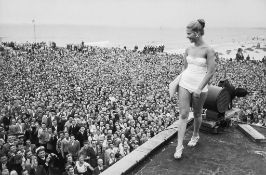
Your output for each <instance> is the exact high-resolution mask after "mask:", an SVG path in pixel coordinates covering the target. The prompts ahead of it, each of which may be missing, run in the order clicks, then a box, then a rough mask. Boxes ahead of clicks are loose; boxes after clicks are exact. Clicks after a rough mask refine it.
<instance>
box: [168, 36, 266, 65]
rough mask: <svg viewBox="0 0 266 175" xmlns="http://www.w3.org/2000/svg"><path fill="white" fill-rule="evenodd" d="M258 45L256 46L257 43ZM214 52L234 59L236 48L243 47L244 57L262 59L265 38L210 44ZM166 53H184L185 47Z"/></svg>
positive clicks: (265, 44)
mask: <svg viewBox="0 0 266 175" xmlns="http://www.w3.org/2000/svg"><path fill="white" fill-rule="evenodd" d="M258 44H259V45H260V47H257V45H258ZM211 46H212V47H213V48H214V50H215V51H216V52H218V54H219V58H224V59H230V58H232V59H234V58H235V56H236V53H237V50H238V48H242V49H243V55H244V57H245V58H246V57H247V56H248V55H249V57H250V59H251V60H262V58H263V57H265V56H266V39H264V38H262V39H258V40H257V39H256V40H250V41H242V42H231V43H225V44H217V45H211ZM166 52H168V53H173V54H174V53H178V54H184V52H185V49H184V48H181V49H177V50H168V51H167V50H166Z"/></svg>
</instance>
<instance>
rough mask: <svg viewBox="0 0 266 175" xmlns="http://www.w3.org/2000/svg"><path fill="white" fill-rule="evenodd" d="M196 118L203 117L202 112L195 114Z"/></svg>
mask: <svg viewBox="0 0 266 175" xmlns="http://www.w3.org/2000/svg"><path fill="white" fill-rule="evenodd" d="M193 115H194V117H195V118H199V117H201V112H193Z"/></svg>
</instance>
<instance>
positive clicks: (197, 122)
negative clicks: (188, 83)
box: [192, 92, 208, 137]
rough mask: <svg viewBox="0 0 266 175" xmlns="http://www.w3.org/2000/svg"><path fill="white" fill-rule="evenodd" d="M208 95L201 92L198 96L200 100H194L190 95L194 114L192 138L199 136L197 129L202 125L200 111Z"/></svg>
mask: <svg viewBox="0 0 266 175" xmlns="http://www.w3.org/2000/svg"><path fill="white" fill-rule="evenodd" d="M207 95H208V93H207V92H202V93H201V94H200V98H195V97H194V96H193V95H192V106H193V114H194V131H193V136H194V137H197V136H199V129H200V126H201V123H202V115H201V114H202V109H203V105H204V103H205V100H206V98H207Z"/></svg>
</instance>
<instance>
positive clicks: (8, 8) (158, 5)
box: [0, 0, 266, 27]
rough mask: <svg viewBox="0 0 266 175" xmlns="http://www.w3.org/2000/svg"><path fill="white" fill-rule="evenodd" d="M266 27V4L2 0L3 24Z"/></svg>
mask: <svg viewBox="0 0 266 175" xmlns="http://www.w3.org/2000/svg"><path fill="white" fill-rule="evenodd" d="M199 18H203V19H204V20H205V21H206V26H210V27H266V19H265V18H266V0H0V23H11V24H13V23H14V24H20V23H29V24H30V23H31V22H32V19H35V21H36V24H75V25H105V26H130V27H183V26H185V25H187V24H188V23H189V22H190V21H191V20H195V19H199Z"/></svg>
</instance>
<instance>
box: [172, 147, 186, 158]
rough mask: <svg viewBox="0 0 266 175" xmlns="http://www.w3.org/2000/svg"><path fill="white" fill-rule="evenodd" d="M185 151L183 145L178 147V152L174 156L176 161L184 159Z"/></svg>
mask: <svg viewBox="0 0 266 175" xmlns="http://www.w3.org/2000/svg"><path fill="white" fill-rule="evenodd" d="M183 149H184V147H183V145H181V146H179V147H176V151H175V154H174V157H175V159H180V158H181V157H182V152H183Z"/></svg>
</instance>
